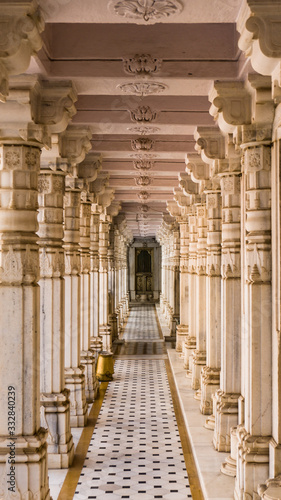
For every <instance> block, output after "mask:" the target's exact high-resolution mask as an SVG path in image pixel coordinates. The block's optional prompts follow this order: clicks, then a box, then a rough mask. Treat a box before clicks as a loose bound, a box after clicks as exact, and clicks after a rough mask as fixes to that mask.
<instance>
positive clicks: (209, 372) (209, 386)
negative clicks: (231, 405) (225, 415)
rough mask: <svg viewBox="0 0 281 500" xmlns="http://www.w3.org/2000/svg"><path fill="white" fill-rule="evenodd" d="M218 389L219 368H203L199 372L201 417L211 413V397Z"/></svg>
mask: <svg viewBox="0 0 281 500" xmlns="http://www.w3.org/2000/svg"><path fill="white" fill-rule="evenodd" d="M219 387H220V368H212V367H210V366H204V367H203V368H202V370H201V391H202V393H201V404H200V411H201V413H203V415H212V413H213V395H214V394H215V392H216V391H217V390H218V389H219Z"/></svg>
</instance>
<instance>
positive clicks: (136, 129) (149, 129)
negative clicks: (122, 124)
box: [127, 126, 160, 135]
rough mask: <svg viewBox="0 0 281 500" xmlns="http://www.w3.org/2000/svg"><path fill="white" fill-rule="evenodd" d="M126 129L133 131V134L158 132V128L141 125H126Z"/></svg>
mask: <svg viewBox="0 0 281 500" xmlns="http://www.w3.org/2000/svg"><path fill="white" fill-rule="evenodd" d="M127 130H129V131H130V132H133V133H134V134H140V135H149V134H156V133H157V132H159V130H160V128H158V127H148V126H143V127H128V128H127Z"/></svg>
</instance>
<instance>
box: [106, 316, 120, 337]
mask: <svg viewBox="0 0 281 500" xmlns="http://www.w3.org/2000/svg"><path fill="white" fill-rule="evenodd" d="M108 322H109V325H110V328H111V332H112V342H114V340H116V339H118V328H117V314H115V313H112V314H110V315H109V317H108Z"/></svg>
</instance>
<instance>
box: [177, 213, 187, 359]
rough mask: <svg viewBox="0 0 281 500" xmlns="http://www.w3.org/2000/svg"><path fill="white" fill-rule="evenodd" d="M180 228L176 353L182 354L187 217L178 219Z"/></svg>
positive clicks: (184, 321)
mask: <svg viewBox="0 0 281 500" xmlns="http://www.w3.org/2000/svg"><path fill="white" fill-rule="evenodd" d="M178 222H179V227H180V291H179V296H180V324H179V325H178V326H177V341H176V350H177V352H180V353H183V343H184V342H185V341H186V337H187V335H188V300H189V297H188V295H189V294H188V250H189V227H188V216H187V215H185V216H184V215H183V216H181V217H180V218H179V221H178Z"/></svg>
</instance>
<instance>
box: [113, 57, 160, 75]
mask: <svg viewBox="0 0 281 500" xmlns="http://www.w3.org/2000/svg"><path fill="white" fill-rule="evenodd" d="M161 63H162V61H161V59H155V58H153V57H151V55H149V54H142V55H139V54H136V55H135V57H133V58H131V59H123V64H124V71H125V73H127V74H128V75H137V76H141V75H151V74H154V73H157V72H158V71H159V70H160V67H161Z"/></svg>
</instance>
